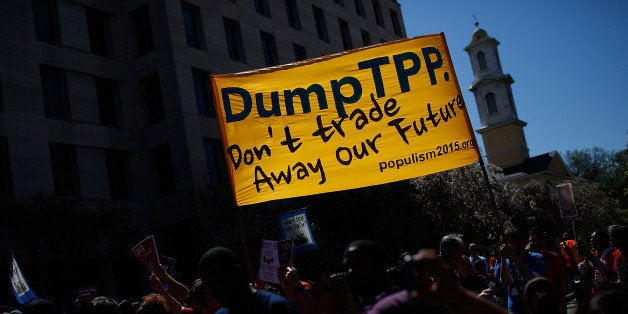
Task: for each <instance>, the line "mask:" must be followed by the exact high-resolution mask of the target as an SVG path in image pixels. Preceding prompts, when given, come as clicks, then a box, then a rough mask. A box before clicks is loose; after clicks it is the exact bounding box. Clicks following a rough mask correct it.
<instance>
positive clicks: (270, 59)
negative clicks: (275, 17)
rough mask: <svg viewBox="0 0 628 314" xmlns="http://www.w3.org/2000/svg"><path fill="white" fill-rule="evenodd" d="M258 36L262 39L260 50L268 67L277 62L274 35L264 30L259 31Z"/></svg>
mask: <svg viewBox="0 0 628 314" xmlns="http://www.w3.org/2000/svg"><path fill="white" fill-rule="evenodd" d="M260 38H261V39H262V51H263V52H264V63H265V64H266V66H268V67H269V66H273V65H277V64H279V56H278V55H277V45H276V44H275V36H273V35H271V34H268V33H266V32H260Z"/></svg>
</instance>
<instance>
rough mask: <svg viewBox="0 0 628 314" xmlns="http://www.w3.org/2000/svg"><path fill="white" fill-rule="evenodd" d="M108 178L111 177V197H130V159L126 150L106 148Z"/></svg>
mask: <svg viewBox="0 0 628 314" xmlns="http://www.w3.org/2000/svg"><path fill="white" fill-rule="evenodd" d="M105 162H106V164H107V178H108V179H109V194H110V196H111V198H119V199H126V198H129V188H128V180H127V177H128V173H129V160H128V156H127V154H126V153H125V152H122V151H115V150H106V151H105Z"/></svg>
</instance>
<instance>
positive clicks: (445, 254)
mask: <svg viewBox="0 0 628 314" xmlns="http://www.w3.org/2000/svg"><path fill="white" fill-rule="evenodd" d="M439 251H440V256H442V258H443V260H444V261H445V263H447V264H448V265H449V266H450V267H452V268H455V267H457V266H458V265H459V264H460V262H461V261H462V254H463V251H464V242H463V241H462V235H460V234H457V233H452V234H448V235H446V236H444V237H443V238H442V239H441V240H440V245H439Z"/></svg>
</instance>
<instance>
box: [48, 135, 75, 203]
mask: <svg viewBox="0 0 628 314" xmlns="http://www.w3.org/2000/svg"><path fill="white" fill-rule="evenodd" d="M50 161H51V163H52V177H53V180H54V185H55V194H56V195H59V196H78V195H79V186H80V184H79V174H78V164H77V162H76V150H75V148H74V146H71V145H65V144H56V143H50Z"/></svg>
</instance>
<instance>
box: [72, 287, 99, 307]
mask: <svg viewBox="0 0 628 314" xmlns="http://www.w3.org/2000/svg"><path fill="white" fill-rule="evenodd" d="M97 291H98V287H97V286H88V287H82V288H81V289H79V291H78V295H77V297H76V299H77V300H78V301H79V302H82V303H87V302H91V301H92V300H93V299H94V298H95V297H97V296H98V294H97Z"/></svg>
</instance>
